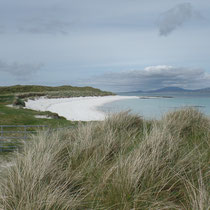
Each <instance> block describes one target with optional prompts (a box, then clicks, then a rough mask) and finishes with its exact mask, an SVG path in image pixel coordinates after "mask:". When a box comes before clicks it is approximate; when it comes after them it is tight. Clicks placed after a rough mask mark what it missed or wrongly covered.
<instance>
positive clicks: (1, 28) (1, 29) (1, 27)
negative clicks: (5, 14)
mask: <svg viewBox="0 0 210 210" xmlns="http://www.w3.org/2000/svg"><path fill="white" fill-rule="evenodd" d="M4 32H5V27H4V26H3V25H0V34H2V33H4Z"/></svg>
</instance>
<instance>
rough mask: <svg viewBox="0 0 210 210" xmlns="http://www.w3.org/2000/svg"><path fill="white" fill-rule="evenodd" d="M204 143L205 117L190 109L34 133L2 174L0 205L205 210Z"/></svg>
mask: <svg viewBox="0 0 210 210" xmlns="http://www.w3.org/2000/svg"><path fill="white" fill-rule="evenodd" d="M209 142H210V121H209V119H208V118H207V117H206V116H204V115H203V114H202V113H200V112H198V111H197V110H195V109H182V110H179V111H175V112H172V113H169V114H167V115H166V116H164V117H163V118H162V119H161V120H159V121H150V122H148V121H145V120H143V119H141V118H139V117H138V116H135V115H130V114H129V113H127V112H126V113H120V114H116V115H113V116H111V117H110V118H108V119H106V120H105V121H103V122H92V123H88V124H86V125H83V124H80V125H78V126H77V127H75V128H74V129H65V130H62V131H55V132H51V133H49V132H41V133H39V134H38V135H36V136H34V137H33V140H32V141H30V142H29V143H28V144H26V145H25V146H24V148H23V151H22V152H21V153H20V154H18V153H17V154H16V155H15V157H14V158H13V160H12V161H11V166H9V167H7V168H6V169H5V170H3V171H2V172H1V174H0V208H2V209H11V210H12V209H16V210H34V209H37V210H52V209H53V210H62V209H75V210H78V209H101V210H102V209H103V210H105V209H110V210H112V209H113V210H115V209H119V210H127V209H128V210H129V209H136V210H137V209H140V210H141V209H142V210H144V209H151V210H159V209H170V210H171V209H177V210H178V209H185V210H206V209H209V206H210V199H209V198H210V194H209V192H210V181H209V180H210V170H209V169H210V168H209V161H210V150H209V148H210V147H209V146H210V143H209Z"/></svg>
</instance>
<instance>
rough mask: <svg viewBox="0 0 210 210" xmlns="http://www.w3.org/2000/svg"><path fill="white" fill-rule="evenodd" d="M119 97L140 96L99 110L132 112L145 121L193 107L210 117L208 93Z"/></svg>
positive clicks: (138, 94)
mask: <svg viewBox="0 0 210 210" xmlns="http://www.w3.org/2000/svg"><path fill="white" fill-rule="evenodd" d="M118 95H124V96H139V98H137V99H136V98H135V99H125V100H119V101H114V102H111V103H108V104H105V105H104V106H102V107H100V108H99V109H100V110H101V111H103V112H106V113H108V114H112V113H117V112H120V111H130V112H131V113H134V114H138V115H139V116H142V117H143V118H145V119H161V117H162V116H163V115H164V114H166V113H168V112H170V111H175V110H178V109H180V108H185V107H193V108H195V109H198V110H199V111H201V112H202V113H204V114H206V115H208V116H209V117H210V94H206V93H199V94H198V93H193V94H192V93H159V94H157V93H156V94H154V93H118Z"/></svg>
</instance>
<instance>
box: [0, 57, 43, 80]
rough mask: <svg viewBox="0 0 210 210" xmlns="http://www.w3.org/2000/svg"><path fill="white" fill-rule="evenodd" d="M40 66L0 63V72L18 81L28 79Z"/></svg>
mask: <svg viewBox="0 0 210 210" xmlns="http://www.w3.org/2000/svg"><path fill="white" fill-rule="evenodd" d="M42 66H43V64H20V63H17V62H14V63H6V62H3V61H0V72H6V73H9V74H11V75H13V76H14V77H15V78H16V79H18V80H24V79H30V78H31V76H33V75H34V74H35V73H37V72H38V71H39V70H40V69H41V67H42Z"/></svg>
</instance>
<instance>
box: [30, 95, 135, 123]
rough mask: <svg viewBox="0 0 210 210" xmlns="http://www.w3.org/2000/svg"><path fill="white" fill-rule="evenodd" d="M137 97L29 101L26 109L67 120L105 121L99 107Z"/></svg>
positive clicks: (40, 99)
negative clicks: (44, 112)
mask: <svg viewBox="0 0 210 210" xmlns="http://www.w3.org/2000/svg"><path fill="white" fill-rule="evenodd" d="M134 98H138V97H137V96H100V97H75V98H58V99H48V98H43V97H42V98H39V99H36V100H28V101H27V102H26V108H28V109H33V110H37V111H50V112H55V113H58V114H59V115H60V116H63V117H65V118H66V119H67V120H72V121H96V120H104V119H105V117H106V114H105V113H104V112H101V111H99V110H97V108H98V107H100V106H102V105H104V104H106V103H110V102H113V101H117V100H124V99H134Z"/></svg>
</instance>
